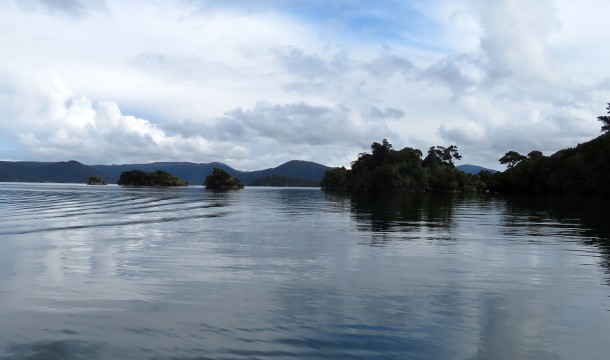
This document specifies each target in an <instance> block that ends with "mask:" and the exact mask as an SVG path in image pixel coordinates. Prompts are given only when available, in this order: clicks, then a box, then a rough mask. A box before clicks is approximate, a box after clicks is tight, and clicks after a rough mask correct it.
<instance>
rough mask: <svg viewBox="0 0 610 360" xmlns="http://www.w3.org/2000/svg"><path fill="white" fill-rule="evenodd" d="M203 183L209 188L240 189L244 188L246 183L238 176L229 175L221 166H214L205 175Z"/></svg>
mask: <svg viewBox="0 0 610 360" xmlns="http://www.w3.org/2000/svg"><path fill="white" fill-rule="evenodd" d="M203 185H204V186H205V188H206V189H209V190H238V189H243V188H244V184H242V182H241V181H239V179H238V178H236V177H233V176H231V175H229V174H228V173H227V172H226V171H224V170H222V169H219V168H214V169H213V170H212V172H211V173H210V174H209V175H208V176H206V177H205V182H204V183H203Z"/></svg>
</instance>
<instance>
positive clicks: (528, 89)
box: [0, 0, 610, 170]
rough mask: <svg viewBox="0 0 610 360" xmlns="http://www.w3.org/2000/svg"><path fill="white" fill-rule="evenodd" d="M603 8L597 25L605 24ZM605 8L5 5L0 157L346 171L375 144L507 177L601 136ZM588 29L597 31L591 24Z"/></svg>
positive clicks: (555, 0) (184, 0)
mask: <svg viewBox="0 0 610 360" xmlns="http://www.w3.org/2000/svg"><path fill="white" fill-rule="evenodd" d="M604 10H605V11H604ZM607 10H610V5H607V4H606V3H605V2H602V1H598V0H586V1H584V3H579V4H578V5H574V4H572V3H570V2H567V1H563V0H542V1H539V2H536V4H532V3H531V2H527V1H524V0H500V1H493V2H489V1H482V0H473V1H466V0H460V1H449V0H434V1H426V2H423V1H421V2H420V1H413V2H409V3H408V4H406V3H405V4H403V3H399V2H384V3H381V4H374V5H373V4H366V3H361V2H352V1H336V2H332V3H330V4H329V3H328V2H318V1H308V2H305V1H298V0H294V1H287V2H286V1H260V2H218V1H188V0H175V1H169V2H160V1H159V2H158V1H137V0H130V1H93V0H89V1H88V0H69V1H56V0H27V1H26V0H23V1H8V2H3V3H2V4H0V47H2V49H3V53H4V54H5V55H4V56H3V57H1V58H0V158H1V159H4V160H49V161H57V160H68V159H75V160H79V161H82V162H85V163H89V164H93V163H99V164H109V163H126V162H145V161H146V162H148V161H194V162H211V161H221V162H226V163H228V164H229V165H231V166H234V167H237V168H242V169H246V170H248V169H258V168H266V167H271V166H277V165H279V164H280V163H282V162H284V161H287V160H291V159H304V160H312V161H317V162H320V163H324V164H326V165H331V166H335V165H336V166H341V165H349V162H350V161H351V160H353V159H354V158H355V157H356V155H357V154H358V153H359V152H362V151H366V150H368V146H369V145H370V143H371V142H373V141H380V140H381V139H383V138H387V139H388V140H389V141H390V142H391V143H392V144H394V146H395V147H397V148H400V147H403V146H411V147H416V148H420V149H423V150H425V149H427V148H428V147H429V146H432V145H448V144H456V145H458V147H459V149H460V152H461V153H462V155H463V156H464V161H463V162H464V163H476V164H479V165H484V166H490V167H495V168H499V166H498V165H497V159H498V158H499V157H500V156H501V155H502V154H504V153H505V152H506V151H508V150H516V151H520V152H523V153H527V152H529V151H531V150H534V149H537V150H541V151H543V152H544V153H545V154H550V153H552V152H554V151H556V150H558V149H560V148H563V147H569V146H575V145H576V144H577V143H579V142H582V141H586V140H588V139H590V138H592V137H594V136H596V135H597V134H599V124H598V123H597V121H596V117H597V116H598V115H601V114H602V113H603V112H604V108H605V104H606V102H608V101H610V70H608V69H607V66H605V64H607V63H608V60H610V50H607V49H605V48H604V47H603V46H601V45H600V44H604V43H607V40H608V37H610V35H608V34H607V33H604V32H603V31H601V32H600V31H599V29H603V28H604V26H605V22H606V20H605V18H604V17H603V16H601V15H600V14H604V13H607ZM583 19H587V21H583Z"/></svg>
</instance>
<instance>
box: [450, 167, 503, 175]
mask: <svg viewBox="0 0 610 360" xmlns="http://www.w3.org/2000/svg"><path fill="white" fill-rule="evenodd" d="M455 168H456V169H458V170H461V171H463V172H465V173H466V174H472V175H478V174H479V173H480V172H481V171H489V172H490V173H492V174H495V173H497V172H498V170H494V169H488V168H484V167H482V166H477V165H470V164H464V165H458V166H456V167H455Z"/></svg>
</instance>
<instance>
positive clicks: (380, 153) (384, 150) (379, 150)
mask: <svg viewBox="0 0 610 360" xmlns="http://www.w3.org/2000/svg"><path fill="white" fill-rule="evenodd" d="M371 150H372V155H373V162H374V164H375V165H380V164H383V163H384V162H385V161H386V160H388V159H389V157H390V153H391V152H392V144H390V143H389V142H388V140H387V139H383V141H382V142H381V144H380V143H378V142H374V143H373V144H372V145H371Z"/></svg>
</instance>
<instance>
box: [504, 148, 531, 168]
mask: <svg viewBox="0 0 610 360" xmlns="http://www.w3.org/2000/svg"><path fill="white" fill-rule="evenodd" d="M523 160H527V156H524V155H521V154H519V153H518V152H516V151H512V150H511V151H509V152H507V153H506V154H504V156H502V157H501V158H500V159H498V161H499V162H500V164H502V165H504V164H506V166H507V167H508V168H509V169H512V168H513V167H515V165H517V164H518V163H520V162H521V161H523Z"/></svg>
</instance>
